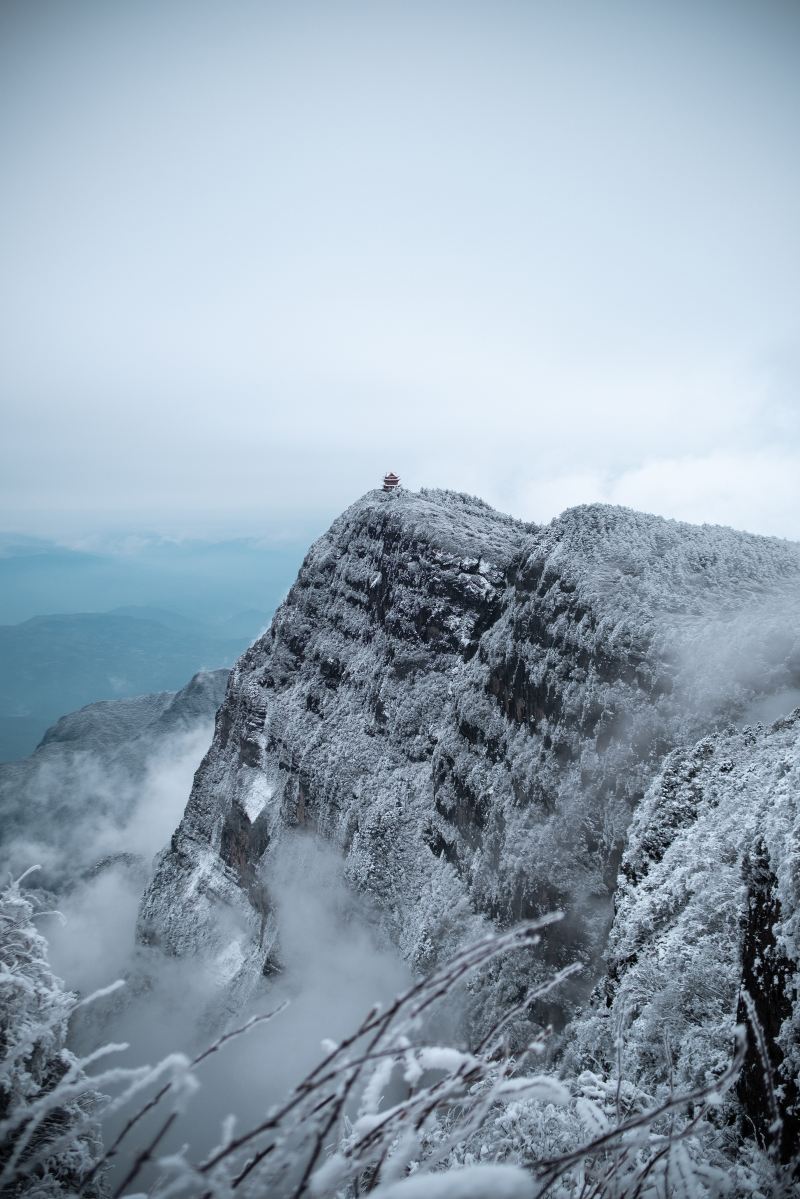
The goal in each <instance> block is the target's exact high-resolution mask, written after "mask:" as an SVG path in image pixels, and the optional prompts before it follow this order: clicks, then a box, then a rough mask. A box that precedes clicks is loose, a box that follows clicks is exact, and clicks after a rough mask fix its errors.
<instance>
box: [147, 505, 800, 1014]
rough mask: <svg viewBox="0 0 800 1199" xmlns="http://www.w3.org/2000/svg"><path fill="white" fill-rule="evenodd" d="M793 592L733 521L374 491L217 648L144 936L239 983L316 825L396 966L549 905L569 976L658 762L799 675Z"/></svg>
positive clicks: (593, 933) (608, 913) (600, 932)
mask: <svg viewBox="0 0 800 1199" xmlns="http://www.w3.org/2000/svg"><path fill="white" fill-rule="evenodd" d="M799 582H800V559H799V558H798V550H797V547H795V546H793V545H791V544H789V543H786V542H780V541H776V540H774V539H769V538H762V537H753V536H749V535H747V534H741V533H735V532H733V531H731V530H727V529H720V528H715V527H709V526H703V527H694V526H689V525H682V524H678V523H676V522H674V521H666V520H662V519H660V518H657V517H652V516H645V515H642V514H639V513H634V512H630V511H628V510H625V509H619V508H610V507H605V506H601V505H594V506H590V507H584V508H577V509H573V510H571V511H569V512H567V513H565V514H564V515H563V516H562V517H560V518H559V519H558V520H556V521H554V522H553V523H552V524H551V525H549V526H548V527H546V528H543V529H540V528H536V527H535V526H531V525H525V524H522V523H520V522H518V521H514V520H512V519H511V518H509V517H506V516H503V515H501V514H499V513H497V512H494V511H493V510H492V509H490V508H489V507H487V506H486V505H485V504H483V503H481V502H480V501H477V500H474V499H471V498H469V497H464V496H459V495H454V494H452V493H446V492H422V493H419V494H414V493H409V492H405V491H397V492H394V493H391V494H384V493H380V492H371V493H369V494H368V495H367V496H365V497H364V498H363V499H362V500H360V501H359V502H358V503H356V504H355V505H353V507H351V508H350V509H349V510H348V511H347V512H345V513H344V514H343V515H342V516H341V517H340V518H339V519H338V520H337V521H336V522H335V523H334V525H333V526H332V528H331V529H330V531H329V532H328V533H327V534H326V535H325V536H324V537H322V538H321V539H320V540H319V541H318V542H317V543H316V544H315V545H314V546H313V547H312V549H311V550H310V552H309V554H308V556H307V557H306V559H305V562H304V563H303V566H302V568H301V570H300V573H299V576H298V579H297V581H296V583H295V584H294V586H293V587H292V589H291V591H290V593H289V595H288V597H287V599H286V601H285V603H284V604H283V605H282V606H281V608H280V609H279V611H278V612H277V614H276V616H275V619H274V621H273V623H272V626H271V628H270V630H269V631H268V633H267V634H265V636H264V637H262V638H261V639H260V640H259V641H258V642H256V643H255V644H254V645H253V646H252V647H251V648H250V649H249V650H248V651H247V652H246V653H245V654H244V656H243V657H242V658H241V660H240V661H239V663H238V664H237V666H236V668H235V670H234V672H233V674H232V676H231V680H230V684H229V687H228V691H227V695H226V698H225V702H224V704H223V706H222V708H221V709H220V712H219V715H218V718H217V726H216V732H215V737H214V742H213V745H212V747H211V750H210V751H209V753H208V755H207V756H206V758H205V760H204V762H203V764H202V766H201V768H200V770H199V771H198V773H197V776H196V779H195V785H194V788H193V790H192V795H191V798H190V800H189V803H188V806H187V808H186V812H185V815H184V818H183V820H182V821H181V824H180V826H179V827H178V829H177V830H176V832H175V835H174V836H173V839H172V844H171V847H170V848H169V850H168V851H166V852H165V854H164V855H163V856H162V859H161V861H160V863H159V866H158V869H157V872H156V876H155V878H154V880H153V883H152V884H151V886H150V887H149V888H148V891H147V893H146V894H145V897H144V900H143V904H142V909H141V914H140V926H139V927H140V936H141V937H142V939H144V940H146V941H148V942H150V943H157V944H159V945H161V946H162V947H163V948H164V949H165V950H167V951H168V952H170V953H177V954H183V953H191V952H196V951H198V950H201V949H203V950H206V951H210V952H211V953H214V954H218V955H219V957H220V961H223V960H224V961H225V962H233V963H234V965H233V966H232V967H231V975H230V977H231V983H232V985H235V986H236V987H241V986H244V987H246V986H247V985H248V984H247V979H248V977H249V978H251V979H252V978H254V977H256V976H257V974H259V973H260V972H261V971H263V970H264V969H265V967H266V968H268V962H269V960H270V954H271V952H272V951H273V947H274V940H275V930H274V928H273V927H272V925H271V923H270V916H269V906H270V905H269V899H268V887H269V878H268V877H267V878H266V879H263V878H262V874H263V870H262V865H263V863H264V861H265V855H266V857H268V851H269V846H270V843H271V841H272V840H273V839H274V838H275V837H276V836H277V835H279V833H280V830H281V828H283V827H285V826H287V825H294V824H312V825H313V826H314V827H315V828H316V829H318V830H319V831H320V832H321V833H322V834H323V835H324V836H325V837H327V838H329V839H330V840H331V841H333V842H334V843H336V844H337V845H338V846H340V848H341V849H342V851H343V852H344V853H345V854H346V859H347V870H348V875H349V878H350V880H351V882H352V884H353V885H354V886H355V887H357V888H360V889H362V890H364V891H366V892H368V893H369V894H370V895H371V897H372V898H373V899H375V900H376V901H377V902H378V904H379V906H380V908H381V910H382V912H383V918H384V920H385V924H386V927H387V928H388V930H389V931H390V932H391V935H392V936H393V938H394V940H395V942H396V943H397V945H398V946H399V947H400V949H401V950H402V952H403V954H404V956H405V957H406V959H407V960H408V961H409V962H410V963H411V964H412V966H413V967H414V968H416V969H424V968H426V967H428V966H430V965H431V964H432V963H433V962H434V961H435V960H436V959H437V958H438V957H439V956H440V955H441V954H443V953H447V952H449V951H450V950H451V949H452V948H453V947H454V946H455V945H456V944H457V943H459V942H460V941H461V940H462V939H463V938H464V937H466V936H470V935H473V934H474V933H475V932H476V931H477V930H478V929H479V928H480V927H482V926H483V925H484V924H485V923H486V922H487V921H500V922H506V921H509V920H514V919H516V918H519V917H521V916H526V915H530V914H533V913H536V912H539V911H542V910H545V909H550V908H553V907H562V908H564V909H565V910H566V911H567V913H568V918H567V920H566V921H565V922H564V924H563V925H561V926H560V931H559V935H558V938H557V939H556V938H551V939H550V940H549V941H548V943H547V945H546V946H545V957H546V959H548V961H549V962H551V963H552V962H561V961H564V960H566V959H572V958H574V957H576V956H577V957H578V958H580V959H581V960H582V961H583V962H584V963H586V965H587V966H588V969H587V971H586V972H585V980H586V981H585V982H584V984H583V989H584V991H585V989H586V988H587V987H588V986H589V984H590V982H591V981H593V979H594V977H595V975H596V972H597V971H598V969H599V968H600V959H601V954H602V951H603V948H604V945H605V941H606V936H607V932H608V927H609V924H610V921H611V919H612V915H613V912H612V896H613V893H614V888H615V883H616V876H617V868H618V864H619V861H620V858H621V856H622V852H623V848H624V845H625V839H626V836H627V829H628V825H629V822H630V819H631V815H632V813H633V811H634V810H635V808H636V805H637V803H638V802H639V801H640V799H641V797H642V795H643V794H644V792H645V791H646V789H647V787H648V785H649V784H650V782H651V780H652V779H653V777H654V775H655V774H656V772H657V771H658V769H659V766H660V764H661V762H662V759H663V758H664V755H665V754H666V753H668V751H669V750H670V749H671V748H672V747H673V746H675V745H680V744H685V743H687V742H693V741H695V740H696V739H697V737H698V736H701V735H703V733H705V732H707V731H709V730H713V729H715V728H718V727H720V725H722V724H724V723H725V722H726V721H728V720H729V719H735V718H737V717H738V716H740V715H741V714H742V713H743V712H744V711H745V710H746V709H747V707H748V705H749V704H752V703H753V702H754V700H755V699H757V698H758V697H759V696H764V695H768V694H772V693H776V692H781V691H782V690H783V691H787V693H788V691H790V689H791V688H792V687H797V685H798V682H800V647H799V644H798V630H799V629H800V619H798V598H797V597H798V583H799ZM756 613H757V614H758V619H757V620H754V619H753V617H754V614H756ZM690 782H691V780H689V783H687V787H688V791H687V792H686V794H683V792H682V793H681V800H680V803H681V804H682V805H683V807H680V805H678V807H676V808H675V811H674V812H673V814H672V815H671V816H669V817H668V818H667V819H668V821H670V822H672V823H674V825H675V827H676V828H678V827H680V826H681V821H684V822H685V821H686V820H688V819H691V812H689V813H688V815H687V811H685V810H684V809H687V805H688V808H690V807H691V786H690ZM651 808H652V805H651ZM687 810H688V809H687ZM658 819H659V820H661V819H662V817H661V816H659V817H658ZM637 844H639V843H638V842H637ZM649 852H650V851H649V849H647V847H646V845H645V844H644V842H642V843H641V845H640V847H639V848H638V849H637V850H636V851H635V852H632V854H630V855H629V857H628V859H627V860H626V867H625V869H626V871H627V872H628V874H629V876H630V878H631V879H633V878H634V876H635V875H636V871H637V870H638V869H639V868H640V865H637V863H640V859H642V860H643V858H644V857H646V855H647V854H648V853H649ZM659 852H660V850H659ZM637 855H638V856H637ZM640 864H641V863H640ZM263 884H266V888H267V890H266V891H265V890H264V885H263ZM737 885H738V884H737ZM232 940H236V941H238V943H239V952H238V953H237V954H232V953H231V944H232ZM497 985H498V987H501V988H502V987H503V986H506V985H509V986H512V987H513V986H515V985H516V984H515V983H514V982H513V979H512V980H511V981H510V982H507V984H506V983H503V982H502V980H501V981H500V982H498V984H497ZM581 993H582V992H580V991H579V992H573V994H572V998H573V999H574V998H575V995H576V994H581ZM566 1002H567V1003H568V1002H569V996H568V997H567V1000H566ZM546 1015H550V1016H553V1017H554V1018H559V1019H560V1018H561V1015H562V1013H561V1012H559V1011H553V1012H551V1013H547V1014H546Z"/></svg>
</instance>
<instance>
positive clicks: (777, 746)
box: [571, 709, 800, 1161]
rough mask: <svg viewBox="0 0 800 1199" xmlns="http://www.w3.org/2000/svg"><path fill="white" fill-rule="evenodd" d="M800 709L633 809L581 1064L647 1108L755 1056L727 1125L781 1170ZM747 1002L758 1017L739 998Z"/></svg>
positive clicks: (799, 1013) (692, 767) (797, 965)
mask: <svg viewBox="0 0 800 1199" xmlns="http://www.w3.org/2000/svg"><path fill="white" fill-rule="evenodd" d="M798 832H800V709H797V710H796V711H795V712H794V713H792V714H791V715H790V716H788V717H787V718H786V719H784V720H779V721H777V722H776V723H775V724H774V725H772V726H771V727H764V726H763V725H758V726H756V727H748V728H745V729H743V730H742V731H741V732H727V733H720V734H716V735H713V736H709V737H706V738H704V739H703V740H701V741H700V742H698V744H697V745H696V746H695V747H694V748H693V749H691V750H676V751H675V752H674V753H672V754H670V756H669V757H668V758H667V760H666V762H665V764H664V767H663V769H662V770H661V772H660V773H659V775H658V776H657V777H656V779H655V780H654V782H653V784H652V786H651V787H650V788H649V790H648V791H647V794H646V795H645V797H644V799H643V801H642V803H641V804H640V805H639V807H638V809H637V811H636V814H635V816H634V819H633V823H632V825H631V828H630V832H629V840H628V845H627V847H626V850H625V855H624V858H623V861H622V868H621V871H620V882H619V889H618V892H617V896H616V913H615V918H614V923H613V926H612V928H611V933H610V937H609V942H608V950H607V973H606V976H605V978H604V979H603V981H602V982H601V983H600V984H599V985H598V988H597V991H596V994H595V996H594V1000H593V1003H592V1004H591V1005H589V1006H588V1008H587V1010H586V1011H585V1012H584V1013H583V1014H582V1015H581V1016H580V1017H579V1018H578V1019H577V1020H576V1022H575V1024H574V1025H573V1027H572V1029H571V1032H572V1033H573V1036H572V1038H571V1040H572V1045H573V1048H572V1050H571V1052H572V1054H573V1055H574V1057H575V1058H577V1061H576V1062H573V1065H575V1066H578V1067H580V1065H581V1063H582V1062H586V1061H594V1062H596V1061H597V1060H598V1059H599V1060H604V1061H605V1062H606V1063H608V1064H610V1063H613V1062H614V1061H615V1058H616V1053H617V1042H618V1039H619V1038H621V1041H622V1045H623V1051H622V1064H623V1072H624V1077H625V1078H626V1079H630V1080H632V1081H634V1082H636V1083H638V1084H639V1085H640V1086H641V1087H642V1088H643V1089H644V1090H645V1091H647V1092H648V1093H649V1094H654V1095H658V1096H664V1097H666V1095H667V1094H668V1093H669V1090H670V1088H671V1087H673V1086H674V1087H675V1088H676V1089H681V1090H688V1089H692V1088H695V1087H698V1086H708V1085H713V1083H714V1080H715V1079H717V1078H718V1077H719V1076H720V1075H721V1074H722V1073H723V1072H724V1071H725V1070H726V1069H727V1067H728V1065H729V1064H730V1060H731V1052H732V1046H733V1044H734V1033H735V1027H736V1025H737V1024H741V1025H744V1026H745V1027H746V1030H747V1033H748V1043H747V1050H746V1057H745V1061H744V1067H743V1070H742V1072H741V1075H740V1077H739V1080H738V1084H737V1087H736V1091H735V1093H734V1094H733V1095H731V1094H729V1096H728V1098H727V1100H726V1105H725V1108H724V1110H723V1113H722V1120H723V1122H725V1121H727V1122H728V1123H729V1124H731V1125H734V1124H735V1125H736V1126H738V1128H739V1129H740V1132H741V1134H742V1135H744V1136H745V1137H754V1138H756V1139H757V1140H758V1141H759V1142H760V1143H761V1145H762V1146H763V1147H764V1148H767V1149H770V1150H774V1151H776V1152H777V1155H778V1156H779V1157H780V1158H781V1159H782V1160H784V1161H790V1160H791V1159H793V1157H794V1156H795V1155H796V1152H797V1144H798V1133H799V1130H798V1095H797V1078H798V1064H799V1063H800V1039H799V1038H798V1030H800V998H799V997H800V954H798V931H799V930H800V872H798V870H797V843H798V842H797V837H798ZM745 990H746V991H747V993H748V994H749V996H750V1000H751V1002H752V1009H753V1010H754V1013H755V1019H752V1018H751V1010H750V1004H748V1003H747V1002H746V1001H745V999H744V996H743V991H745Z"/></svg>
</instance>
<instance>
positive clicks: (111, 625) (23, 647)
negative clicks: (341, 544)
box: [0, 536, 305, 761]
mask: <svg viewBox="0 0 800 1199" xmlns="http://www.w3.org/2000/svg"><path fill="white" fill-rule="evenodd" d="M304 551H305V545H303V546H300V545H283V544H281V545H278V546H269V545H262V544H261V543H259V542H256V541H250V540H247V539H241V540H237V541H228V542H198V541H195V542H167V541H163V540H153V541H146V540H145V541H143V543H142V544H140V545H135V544H134V546H133V547H132V548H128V547H126V548H125V549H124V551H121V552H116V553H86V552H83V551H80V550H73V549H67V548H64V547H61V546H57V545H54V544H52V543H48V542H44V541H37V540H35V539H33V538H14V537H10V536H5V537H0V621H3V622H4V623H1V624H0V761H11V760H14V759H16V758H20V757H24V756H25V755H26V754H29V753H30V752H32V750H33V749H34V748H35V746H36V745H37V744H38V742H39V741H40V739H41V737H42V735H43V734H44V732H45V730H46V729H47V728H48V727H49V726H50V725H51V724H52V723H53V722H54V720H56V719H57V718H58V717H59V716H61V715H63V714H64V713H65V712H70V711H73V710H74V709H76V708H80V707H83V706H84V705H86V704H90V703H94V702H95V701H97V700H102V699H120V698H127V697H130V696H134V695H142V694H146V693H150V692H157V691H174V690H177V689H178V688H179V687H181V686H182V685H183V684H184V683H185V682H186V679H187V678H189V677H191V675H193V674H194V673H195V672H196V671H198V670H203V669H207V670H213V669H217V668H219V667H226V666H231V665H232V664H233V662H234V661H235V660H236V658H237V657H238V656H239V655H240V654H241V653H242V652H243V650H244V649H246V647H247V646H248V645H249V644H250V642H252V641H253V640H254V639H255V638H256V637H257V636H258V634H259V633H260V632H261V631H262V630H263V629H264V628H265V626H266V625H267V624H268V622H269V620H270V618H271V616H272V613H273V611H274V610H275V608H276V607H277V605H278V603H280V601H281V599H282V598H283V596H284V594H285V593H286V591H287V590H288V588H289V586H290V585H291V583H292V581H293V579H294V577H295V575H296V573H297V569H298V566H299V564H300V561H301V559H302V557H303V553H304Z"/></svg>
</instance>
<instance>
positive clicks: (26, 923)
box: [0, 872, 102, 1199]
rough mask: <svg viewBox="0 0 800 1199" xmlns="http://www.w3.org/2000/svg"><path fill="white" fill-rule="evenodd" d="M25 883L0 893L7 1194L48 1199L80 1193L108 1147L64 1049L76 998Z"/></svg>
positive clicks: (2, 1187)
mask: <svg viewBox="0 0 800 1199" xmlns="http://www.w3.org/2000/svg"><path fill="white" fill-rule="evenodd" d="M29 873H30V872H29ZM24 877H25V876H23V878H24ZM21 881H22V879H20V880H18V881H17V882H15V883H12V884H11V885H10V886H8V887H6V888H5V890H3V891H2V892H0V1049H1V1050H2V1060H1V1061H0V1194H2V1195H4V1196H5V1195H17V1194H23V1193H24V1194H31V1195H37V1196H41V1197H42V1199H44V1197H45V1196H47V1197H50V1196H61V1195H72V1194H74V1193H75V1192H76V1191H77V1190H78V1189H79V1188H80V1187H81V1186H82V1184H83V1182H84V1180H85V1179H86V1178H87V1176H88V1175H89V1173H90V1171H91V1170H92V1168H93V1166H94V1165H95V1163H96V1162H97V1160H98V1158H99V1156H100V1154H101V1151H102V1147H101V1144H100V1136H99V1131H98V1125H97V1122H96V1118H95V1111H96V1107H97V1095H96V1093H95V1091H94V1085H93V1083H92V1082H91V1081H90V1080H89V1079H87V1077H86V1074H85V1072H84V1069H83V1063H81V1062H80V1061H78V1060H77V1058H75V1057H74V1055H73V1054H72V1053H70V1052H69V1050H68V1049H66V1047H65V1042H66V1036H67V1024H68V1021H69V1016H70V1013H71V1012H72V1010H73V1008H74V1007H75V996H74V995H70V994H69V993H68V992H66V991H65V990H64V989H63V987H62V985H61V982H60V981H59V979H57V978H55V977H54V975H53V974H52V972H51V970H50V966H49V964H48V960H47V942H46V940H45V938H44V937H43V936H42V935H41V933H40V932H39V931H38V930H37V928H36V927H35V925H34V923H33V921H34V918H35V915H36V913H35V910H34V904H33V902H32V900H31V899H30V898H29V897H28V896H27V895H26V894H24V893H23V891H22V890H21V889H20V882H21ZM81 1193H83V1194H87V1195H88V1194H93V1193H96V1192H95V1189H94V1188H93V1187H88V1188H86V1189H83V1190H82V1191H81Z"/></svg>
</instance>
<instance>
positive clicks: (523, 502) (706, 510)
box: [516, 449, 800, 540]
mask: <svg viewBox="0 0 800 1199" xmlns="http://www.w3.org/2000/svg"><path fill="white" fill-rule="evenodd" d="M596 501H599V502H602V503H609V504H623V505H625V506H626V507H629V508H637V509H639V510H641V511H645V512H655V513H657V514H658V515H660V516H668V517H674V518H675V519H677V520H686V521H691V522H692V523H697V524H701V523H708V524H721V525H730V526H732V527H733V528H737V529H746V530H747V531H748V532H752V533H766V534H771V535H774V536H779V537H788V538H791V539H793V540H800V452H794V453H793V452H791V451H783V450H780V449H763V450H755V451H753V452H752V453H747V452H744V451H738V452H737V451H725V450H720V451H718V452H712V453H709V454H706V455H702V456H691V455H686V456H684V457H674V458H661V459H654V460H652V461H648V462H644V463H643V464H642V465H641V466H637V467H634V468H632V469H630V470H625V471H622V472H621V473H619V474H617V475H602V474H600V473H599V472H592V471H585V472H575V473H564V474H557V475H553V476H550V477H540V478H536V479H533V480H531V481H529V482H528V483H526V484H524V485H523V486H522V487H521V488H520V490H519V492H518V495H517V497H516V507H517V508H518V510H519V512H520V514H523V515H525V516H526V517H527V518H528V519H531V520H537V521H545V520H549V519H551V518H552V517H553V516H556V515H557V514H558V513H559V512H561V511H563V509H564V508H566V507H572V506H573V505H575V504H581V503H592V502H596Z"/></svg>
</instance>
